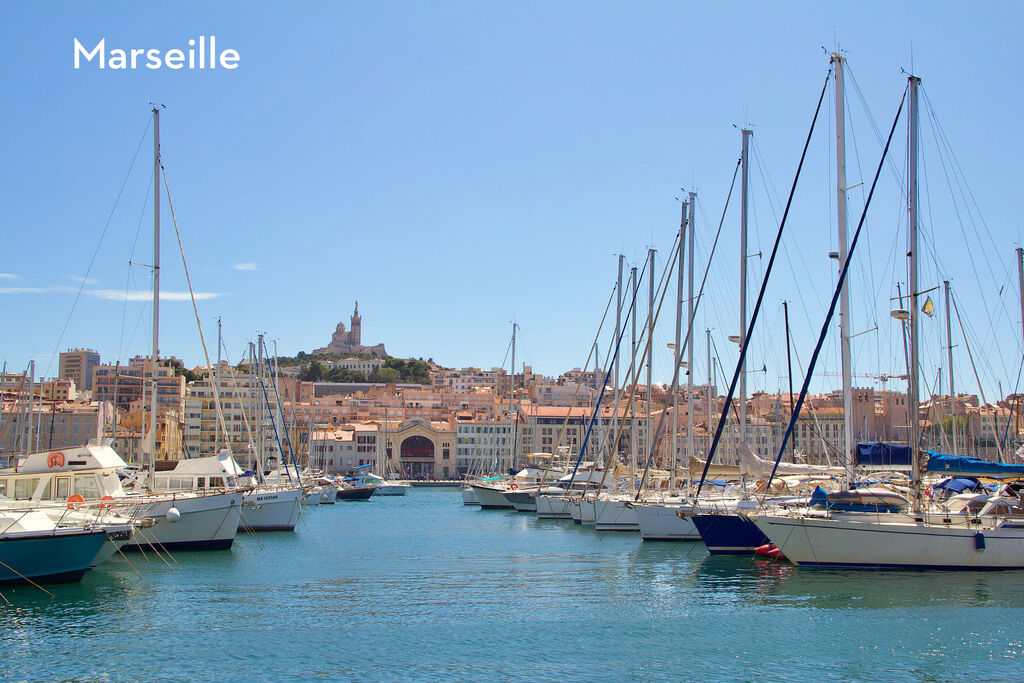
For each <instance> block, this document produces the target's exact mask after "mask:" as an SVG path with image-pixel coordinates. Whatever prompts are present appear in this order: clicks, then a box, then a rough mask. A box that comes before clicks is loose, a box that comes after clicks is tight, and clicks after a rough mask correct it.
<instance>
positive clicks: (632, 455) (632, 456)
mask: <svg viewBox="0 0 1024 683" xmlns="http://www.w3.org/2000/svg"><path fill="white" fill-rule="evenodd" d="M637 288H638V285H637V281H636V266H633V267H632V268H631V269H630V271H629V289H630V291H631V292H632V294H633V302H634V303H633V306H632V308H633V315H632V317H631V319H630V323H631V325H632V327H631V328H630V332H629V348H630V350H631V352H632V357H631V359H630V363H629V368H630V372H629V378H628V379H627V383H628V384H629V385H630V396H636V385H637V375H638V374H639V372H640V368H638V367H637V366H636V309H637V306H636V292H637ZM628 403H629V467H630V471H629V474H630V477H632V478H636V460H637V453H636V440H637V437H638V436H639V433H638V430H637V420H636V407H635V404H634V402H633V400H632V399H630V400H629V401H628Z"/></svg>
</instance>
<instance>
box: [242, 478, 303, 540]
mask: <svg viewBox="0 0 1024 683" xmlns="http://www.w3.org/2000/svg"><path fill="white" fill-rule="evenodd" d="M301 499H302V489H300V488H294V489H280V490H269V491H267V490H262V491H261V490H259V489H257V490H255V491H252V492H251V493H247V494H246V495H245V498H244V499H243V509H242V514H241V520H240V522H239V526H238V528H239V529H242V530H243V531H293V530H294V529H295V525H296V524H298V523H299V507H300V501H301Z"/></svg>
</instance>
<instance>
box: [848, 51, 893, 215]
mask: <svg viewBox="0 0 1024 683" xmlns="http://www.w3.org/2000/svg"><path fill="white" fill-rule="evenodd" d="M844 73H845V75H846V76H848V77H849V78H850V82H851V83H853V90H854V92H856V93H857V99H858V100H860V106H861V107H862V108H863V109H864V113H865V114H866V115H867V119H868V124H869V125H870V126H871V132H872V133H874V134H875V140H876V141H877V142H878V144H879V145H881V144H882V131H881V129H880V128H879V127H878V121H877V120H876V119H875V116H874V114H872V113H871V108H870V107H869V106H868V102H867V99H866V98H865V97H864V93H863V92H861V89H860V84H858V83H857V78H856V77H855V76H854V75H853V69H851V68H850V63H849V62H847V63H846V71H845V72H844ZM886 166H888V167H889V170H891V171H892V174H893V177H894V178H895V179H896V186H897V187H898V188H899V192H900V196H901V197H903V198H904V199H906V191H905V189H904V188H905V186H906V183H905V182H903V178H904V176H903V174H902V173H901V172H900V170H899V169H898V168H897V166H896V162H895V161H893V160H892V159H891V158H889V159H887V160H886Z"/></svg>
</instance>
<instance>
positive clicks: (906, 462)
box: [857, 443, 910, 467]
mask: <svg viewBox="0 0 1024 683" xmlns="http://www.w3.org/2000/svg"><path fill="white" fill-rule="evenodd" d="M857 464H858V465H868V466H874V467H893V466H896V467H901V466H902V467H910V448H909V447H907V446H900V445H897V444H894V443H859V444H857Z"/></svg>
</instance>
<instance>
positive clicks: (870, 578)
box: [694, 555, 1024, 609]
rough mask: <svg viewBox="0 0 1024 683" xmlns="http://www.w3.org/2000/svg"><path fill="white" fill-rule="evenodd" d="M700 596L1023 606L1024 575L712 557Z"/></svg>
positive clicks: (853, 604)
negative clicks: (799, 564) (804, 564)
mask: <svg viewBox="0 0 1024 683" xmlns="http://www.w3.org/2000/svg"><path fill="white" fill-rule="evenodd" d="M694 579H695V581H696V588H697V590H698V591H701V592H705V593H707V594H710V595H715V596H718V597H721V598H724V599H733V598H742V599H744V600H746V601H748V602H750V603H751V604H757V605H765V606H800V607H815V608H824V609H889V608H893V607H937V606H948V607H955V606H970V607H983V606H1005V605H1007V604H1014V605H1019V604H1021V603H1022V602H1024V581H1022V579H1024V572H1020V571H999V572H976V571H963V572H959V571H920V570H892V569H833V568H818V567H795V566H793V565H791V564H788V563H784V562H774V561H770V560H766V559H761V558H753V557H748V556H729V555H708V556H707V557H706V558H704V559H703V560H702V561H701V562H699V563H698V565H697V568H696V572H695V574H694Z"/></svg>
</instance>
